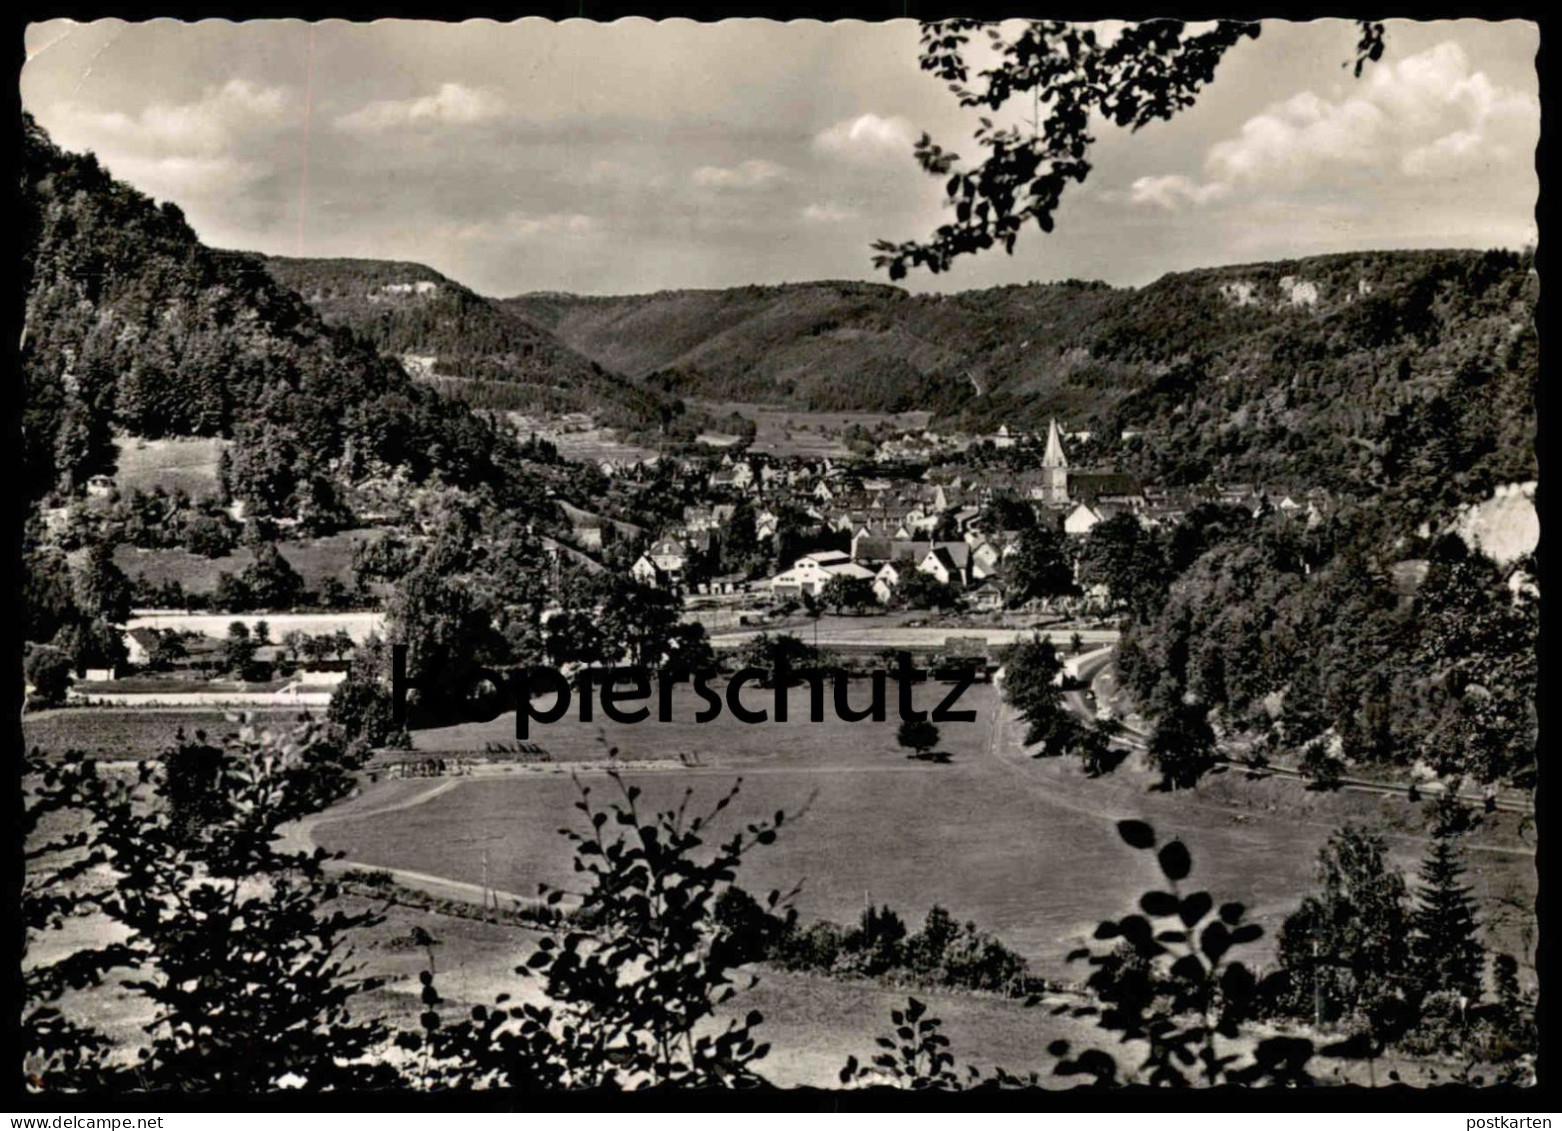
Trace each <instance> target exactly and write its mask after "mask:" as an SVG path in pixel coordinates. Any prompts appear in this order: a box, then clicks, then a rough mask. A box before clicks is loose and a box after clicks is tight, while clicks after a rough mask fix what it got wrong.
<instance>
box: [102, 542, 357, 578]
mask: <svg viewBox="0 0 1562 1131" xmlns="http://www.w3.org/2000/svg"><path fill="white" fill-rule="evenodd" d="M374 535H375V531H374V530H372V529H363V530H343V531H341V532H340V533H337V534H332V535H329V536H327V537H325V538H306V539H290V540H288V541H285V542H279V543H278V544H277V549H278V550H279V551H280V552H281V554H282V556H283V557H284V558H286V559H287V561H288V564H289V565H291V566H292V567H293V568H294V569H296V570H297V571H298V572H299V574H300V575H301V576H302V577H303V579H304V585H305V587H306V588H308V589H318V588H319V587H320V582H322V581H323V580H325V579H326V578H327V577H334V578H336V579H338V580H339V581H341V582H342V583H344V584H350V583H351V581H352V555H353V548H354V547H355V546H357V545H358V543H360V542H364V541H367V540H368V539H370V538H372V537H374ZM253 560H254V555H253V554H251V553H250V550H249V548H248V547H246V546H240V547H239V548H238V549H237V550H235V551H234V552H233V553H231V554H229V555H228V556H226V557H221V558H204V557H201V556H200V555H199V554H192V553H190V551H188V550H183V549H164V550H147V549H142V548H141V547H138V546H124V545H120V546H116V547H115V548H114V562H115V564H116V565H118V566H119V568H120V569H122V570H124V571H125V575H126V576H127V577H131V578H134V577H136V576H137V575H138V574H145V575H146V579H147V580H148V581H150V582H152V583H154V584H157V585H162V584H166V583H167V582H169V581H177V582H179V584H181V585H182V586H184V589H185V592H187V593H210V592H211V591H212V590H214V589H215V588H216V587H217V575H218V574H220V573H232V574H238V573H239V572H240V571H241V570H243V569H244V567H245V566H247V565H249V564H250V562H251V561H253Z"/></svg>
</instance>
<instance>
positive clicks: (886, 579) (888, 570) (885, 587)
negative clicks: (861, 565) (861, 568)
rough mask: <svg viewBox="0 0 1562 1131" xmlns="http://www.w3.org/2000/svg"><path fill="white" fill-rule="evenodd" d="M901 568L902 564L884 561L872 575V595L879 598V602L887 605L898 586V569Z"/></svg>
mask: <svg viewBox="0 0 1562 1131" xmlns="http://www.w3.org/2000/svg"><path fill="white" fill-rule="evenodd" d="M903 568H904V565H897V564H896V563H894V562H885V563H884V565H883V566H881V567H880V568H879V572H878V573H876V574H875V575H874V577H873V595H874V596H875V597H877V598H878V599H879V604H881V605H887V604H889V603H890V601H891V599H893V597H894V596H895V590H896V589H897V588H898V587H899V586H900V571H901V570H902V569H903Z"/></svg>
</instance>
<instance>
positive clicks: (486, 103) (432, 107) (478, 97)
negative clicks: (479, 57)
mask: <svg viewBox="0 0 1562 1131" xmlns="http://www.w3.org/2000/svg"><path fill="white" fill-rule="evenodd" d="M504 112H505V103H504V100H503V99H501V98H500V97H498V96H497V95H495V94H493V93H491V92H490V91H487V90H480V89H475V88H473V87H469V86H463V85H461V84H460V83H458V82H447V83H442V84H441V85H440V88H439V90H438V92H437V93H435V94H427V95H424V96H423V97H421V98H402V99H394V98H393V99H382V100H380V101H376V102H370V103H368V104H367V105H365V106H360V107H359V108H358V109H356V110H354V111H353V112H352V113H350V114H343V115H342V116H341V117H339V118H337V119H336V128H337V129H339V130H347V131H349V132H352V133H385V132H387V131H390V130H401V129H418V128H421V127H425V126H469V125H475V124H478V123H481V122H487V121H491V120H493V119H494V118H497V117H500V116H501V115H502V114H503V113H504Z"/></svg>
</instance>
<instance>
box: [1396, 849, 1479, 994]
mask: <svg viewBox="0 0 1562 1131" xmlns="http://www.w3.org/2000/svg"><path fill="white" fill-rule="evenodd" d="M1464 868H1465V865H1464V853H1463V851H1462V850H1461V849H1460V847H1459V843H1458V841H1457V839H1456V838H1455V836H1454V835H1452V834H1449V833H1446V832H1444V833H1441V834H1440V835H1438V836H1436V837H1434V838H1433V840H1432V846H1431V848H1430V849H1429V850H1428V852H1427V856H1426V859H1425V860H1424V861H1423V862H1422V864H1421V873H1420V874H1421V891H1420V892H1419V893H1418V894H1417V896H1416V900H1415V905H1414V907H1413V908H1412V909H1411V913H1410V925H1411V929H1412V931H1413V932H1414V933H1413V936H1412V941H1411V958H1412V961H1413V962H1414V966H1415V969H1416V971H1417V973H1418V975H1419V976H1420V978H1421V980H1422V983H1423V985H1424V986H1425V988H1426V990H1427V991H1428V992H1431V993H1435V992H1438V991H1448V992H1453V993H1459V994H1463V995H1464V996H1466V997H1468V998H1470V999H1471V1000H1472V1001H1473V1000H1474V999H1475V998H1478V997H1479V996H1480V993H1481V968H1482V966H1483V965H1484V963H1485V952H1484V950H1483V949H1482V946H1481V941H1480V935H1479V933H1478V928H1477V924H1476V921H1475V900H1474V899H1473V898H1472V897H1471V895H1470V887H1469V885H1468V884H1464V883H1462V882H1461V880H1462V879H1463V877H1464Z"/></svg>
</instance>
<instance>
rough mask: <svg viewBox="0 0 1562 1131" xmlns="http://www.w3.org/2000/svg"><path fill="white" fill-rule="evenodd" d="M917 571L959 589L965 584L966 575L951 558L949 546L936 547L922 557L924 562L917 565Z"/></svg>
mask: <svg viewBox="0 0 1562 1131" xmlns="http://www.w3.org/2000/svg"><path fill="white" fill-rule="evenodd" d="M917 569H918V571H920V572H922V573H925V574H928V575H929V576H931V577H932V578H933V579H934V580H936V581H939V582H941V583H942V584H944V585H953V586H955V587H957V588H958V587H960V586H962V585H964V583H965V574H964V572H963V571H962V570H961V569H960V567H959V566H958V565H956V564H955V560H954V558H953V557H951V556H950V553H949V547H948V546H947V545H941V546H935V547H933V549H931V550H929V551H928V552H927V553H926V554H924V555H922V560H921V561H919V562H918V563H917Z"/></svg>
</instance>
